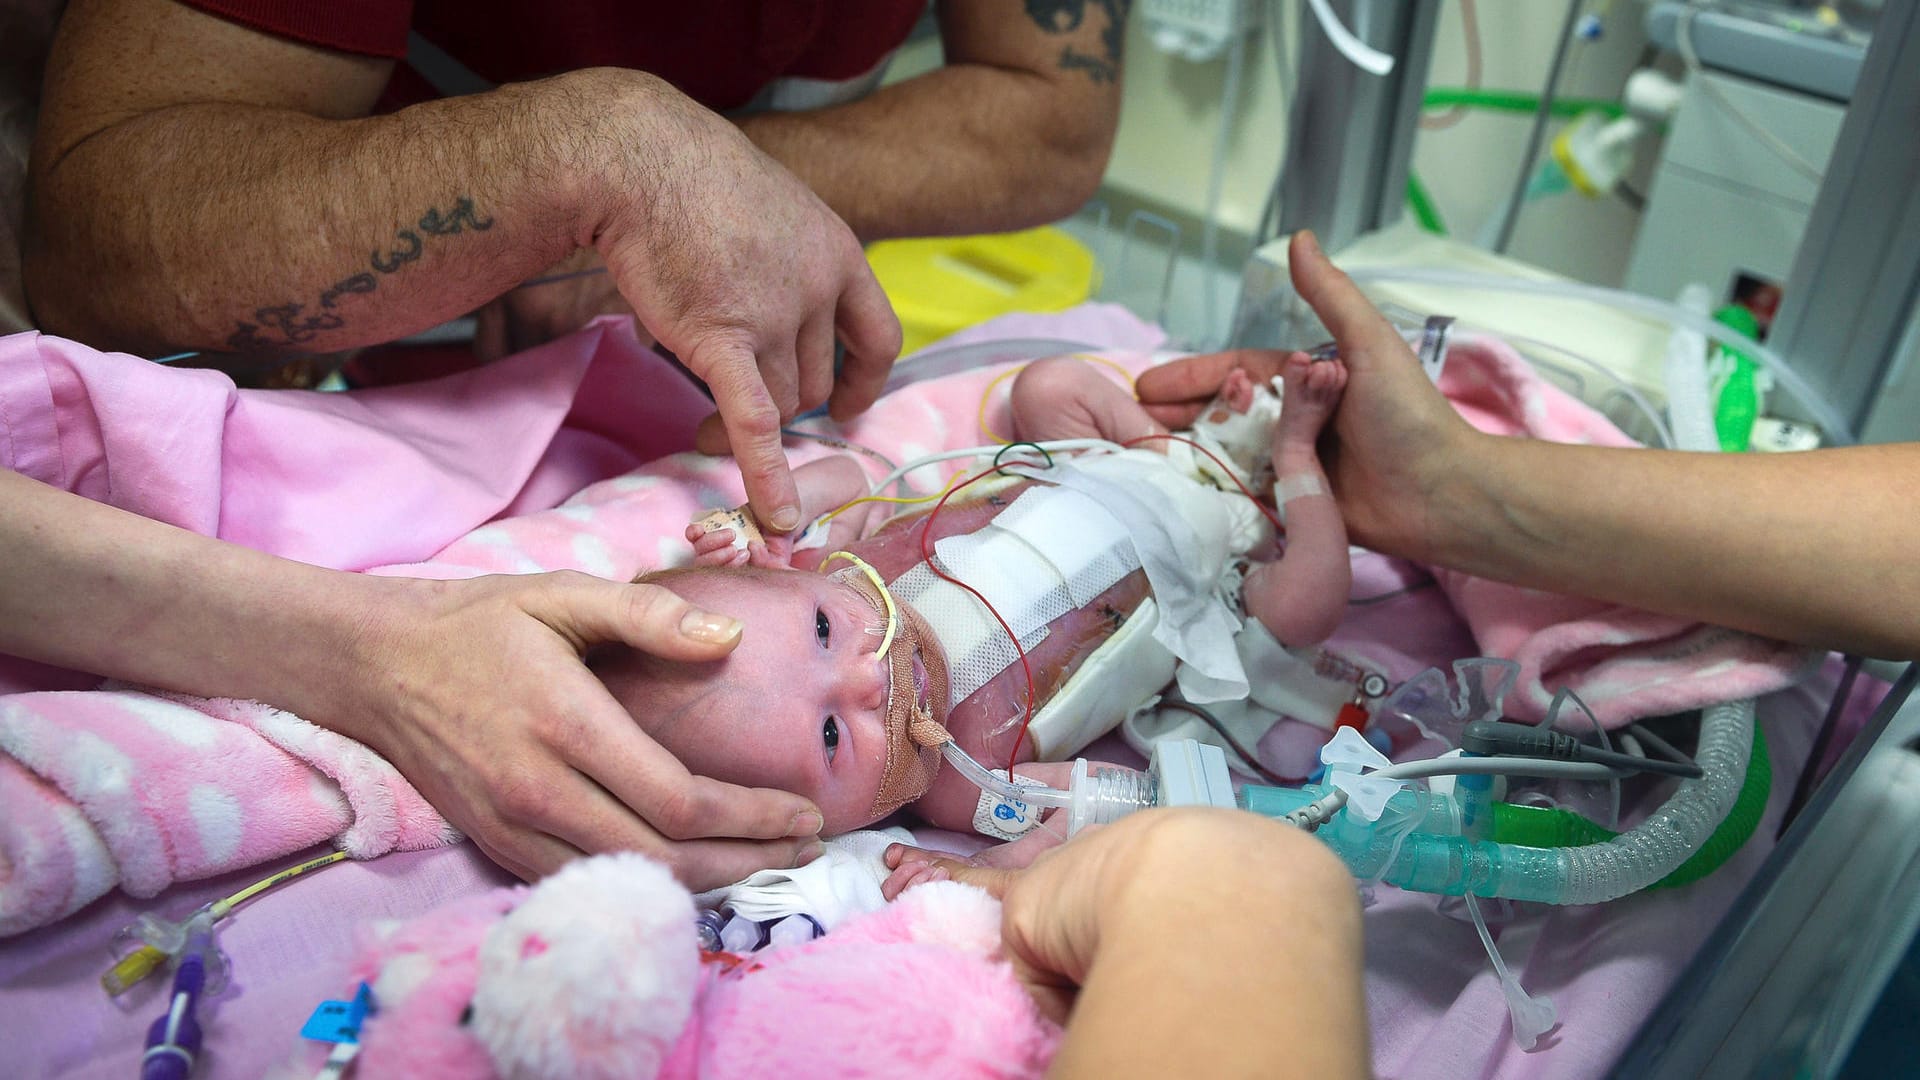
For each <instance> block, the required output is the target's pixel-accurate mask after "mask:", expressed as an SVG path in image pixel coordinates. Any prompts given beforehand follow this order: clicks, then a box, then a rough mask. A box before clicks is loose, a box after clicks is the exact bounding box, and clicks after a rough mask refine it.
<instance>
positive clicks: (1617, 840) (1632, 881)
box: [1241, 701, 1754, 904]
mask: <svg viewBox="0 0 1920 1080" xmlns="http://www.w3.org/2000/svg"><path fill="white" fill-rule="evenodd" d="M1753 724H1754V720H1753V702H1752V701H1738V702H1732V703H1730V704H1726V705H1715V706H1712V707H1710V708H1708V709H1707V710H1706V711H1705V712H1704V713H1703V715H1702V717H1701V721H1700V745H1699V748H1698V750H1697V752H1696V753H1695V755H1694V760H1695V761H1696V762H1698V763H1699V765H1700V767H1701V769H1703V770H1704V771H1705V775H1704V776H1703V777H1701V778H1700V779H1698V780H1684V781H1682V782H1681V783H1680V786H1679V788H1678V789H1677V790H1676V791H1675V792H1674V794H1673V797H1672V798H1670V799H1668V800H1667V802H1666V804H1665V805H1664V806H1662V807H1661V808H1660V809H1659V810H1657V811H1655V812H1654V813H1653V814H1652V815H1651V816H1649V817H1648V818H1647V820H1646V821H1644V822H1642V823H1641V824H1640V825H1639V826H1638V827H1637V828H1634V829H1632V830H1629V831H1628V832H1625V833H1622V834H1620V835H1619V836H1617V837H1614V838H1613V839H1611V840H1607V841H1605V842H1602V843H1595V844H1586V845H1582V846H1580V847H1562V848H1544V847H1524V846H1521V845H1518V844H1501V843H1496V842H1494V841H1491V840H1484V839H1479V838H1477V837H1474V836H1470V835H1464V834H1463V833H1462V831H1461V826H1460V822H1459V810H1458V807H1457V806H1456V805H1455V804H1454V803H1453V800H1452V799H1449V798H1447V797H1446V796H1444V795H1438V794H1435V793H1433V792H1427V791H1402V792H1400V793H1399V794H1397V795H1395V796H1394V797H1393V798H1392V799H1391V800H1390V801H1389V802H1388V804H1387V808H1386V811H1385V813H1383V814H1382V815H1381V818H1380V820H1379V821H1378V822H1362V821H1360V820H1358V819H1357V818H1356V817H1355V816H1354V815H1353V814H1352V813H1351V812H1349V811H1342V812H1341V813H1339V814H1336V815H1335V816H1334V818H1333V820H1332V821H1329V822H1328V823H1327V824H1326V825H1325V826H1324V827H1322V828H1321V829H1320V830H1319V831H1318V833H1317V834H1316V835H1318V836H1320V837H1321V838H1322V839H1324V840H1325V841H1326V842H1327V843H1328V844H1329V845H1331V846H1332V847H1333V849H1334V851H1335V852H1336V853H1338V854H1339V855H1340V857H1341V858H1342V859H1343V860H1345V861H1346V863H1347V866H1348V868H1349V869H1350V870H1352V871H1353V874H1354V876H1355V877H1358V878H1360V879H1361V880H1367V881H1383V882H1385V883H1387V884H1389V885H1394V886H1398V887H1399V888H1402V889H1410V890H1413V891H1415V892H1427V893H1443V894H1447V895H1452V896H1458V895H1461V894H1464V893H1472V894H1473V895H1475V896H1497V897H1505V898H1507V899H1510V900H1530V901H1534V902H1537V903H1545V904H1598V903H1603V902H1605V901H1608V900H1615V899H1618V898H1620V897H1622V896H1626V895H1627V894H1629V893H1634V892H1638V891H1640V890H1641V889H1645V888H1647V887H1648V886H1651V885H1653V884H1655V883H1656V882H1659V881H1660V880H1661V879H1663V878H1666V877H1668V876H1669V875H1671V874H1673V873H1674V872H1675V871H1676V870H1678V869H1679V868H1680V867H1681V865H1682V864H1683V863H1686V862H1687V860H1688V859H1690V858H1691V857H1692V856H1693V855H1694V853H1695V852H1697V851H1699V850H1700V849H1701V848H1702V847H1704V846H1705V845H1706V843H1707V841H1708V839H1709V838H1710V837H1711V836H1712V835H1713V834H1714V832H1715V830H1717V829H1718V828H1719V826H1720V824H1721V822H1722V821H1723V820H1725V819H1726V817H1727V815H1728V812H1729V811H1730V810H1731V809H1732V808H1733V806H1734V803H1735V802H1736V800H1738V799H1739V797H1740V793H1741V790H1742V789H1743V788H1744V787H1746V786H1747V773H1748V761H1749V758H1750V757H1751V754H1752V753H1753V750H1754V739H1753ZM1314 797H1315V794H1314V792H1313V789H1306V790H1303V791H1293V790H1289V789H1285V788H1255V787H1253V786H1249V787H1247V788H1245V789H1243V790H1242V792H1241V801H1242V805H1244V806H1245V807H1246V808H1247V809H1249V810H1253V811H1255V812H1258V813H1262V814H1266V815H1269V816H1272V817H1282V816H1284V815H1285V814H1286V813H1287V812H1288V811H1290V810H1292V809H1294V808H1296V807H1298V806H1300V805H1304V804H1305V803H1306V802H1309V801H1311V800H1312V799H1313V798H1314Z"/></svg>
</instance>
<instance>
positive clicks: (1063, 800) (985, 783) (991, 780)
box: [940, 743, 1073, 806]
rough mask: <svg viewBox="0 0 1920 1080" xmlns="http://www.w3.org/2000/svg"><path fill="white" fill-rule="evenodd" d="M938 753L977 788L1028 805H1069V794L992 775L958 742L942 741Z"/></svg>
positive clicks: (1070, 801) (1070, 803)
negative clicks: (961, 747)
mask: <svg viewBox="0 0 1920 1080" xmlns="http://www.w3.org/2000/svg"><path fill="white" fill-rule="evenodd" d="M940 753H941V755H942V756H943V757H945V758H946V759H947V764H949V765H952V766H953V767H954V768H955V769H958V770H959V771H960V775H961V776H964V777H966V778H967V779H968V780H969V781H971V782H972V784H973V786H974V787H977V788H979V789H980V790H981V791H989V792H992V793H993V794H995V795H999V796H1001V797H1002V798H1007V799H1012V800H1013V801H1015V802H1023V803H1026V804H1027V805H1028V806H1070V805H1072V803H1073V795H1072V794H1071V793H1070V792H1065V791H1058V790H1056V789H1054V788H1050V787H1044V786H1042V785H1039V784H1031V785H1029V784H1016V783H1013V782H1012V781H1010V780H1008V779H1007V778H1006V777H1004V776H998V775H996V774H995V773H994V772H993V770H992V769H989V768H987V767H986V766H985V765H982V764H980V763H979V762H977V761H975V760H973V755H971V754H969V753H967V752H966V751H965V750H962V749H960V746H959V744H958V743H943V744H942V745H941V747H940Z"/></svg>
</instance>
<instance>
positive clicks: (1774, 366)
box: [1347, 267, 1856, 446]
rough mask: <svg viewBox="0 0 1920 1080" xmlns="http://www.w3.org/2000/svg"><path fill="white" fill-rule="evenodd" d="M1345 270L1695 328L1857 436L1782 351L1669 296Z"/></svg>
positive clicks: (1835, 429)
mask: <svg viewBox="0 0 1920 1080" xmlns="http://www.w3.org/2000/svg"><path fill="white" fill-rule="evenodd" d="M1347 275H1348V276H1349V277H1351V278H1353V280H1355V281H1358V282H1367V281H1377V282H1401V283H1405V284H1410V285H1437V286H1440V287H1442V288H1454V289H1484V290H1492V291H1495V292H1514V293H1527V294H1531V295H1534V296H1555V297H1560V298H1563V299H1570V300H1585V301H1588V302H1590V303H1595V304H1605V305H1608V306H1610V307H1616V308H1620V309H1623V310H1626V311H1632V312H1635V313H1637V314H1640V315H1645V316H1647V317H1649V318H1654V319H1659V320H1661V321H1663V322H1665V323H1667V324H1668V325H1670V326H1677V327H1683V328H1685V329H1688V330H1692V331H1694V332H1695V333H1698V334H1700V335H1702V336H1704V337H1707V338H1710V339H1712V340H1714V341H1718V342H1721V343H1722V344H1725V345H1727V346H1729V347H1731V348H1735V349H1739V350H1741V351H1742V352H1745V353H1746V354H1747V355H1749V356H1752V357H1754V358H1756V359H1758V360H1759V361H1760V362H1761V363H1762V364H1765V365H1766V367H1767V370H1768V371H1771V372H1772V373H1773V377H1774V378H1775V379H1776V380H1777V381H1778V382H1779V384H1780V385H1781V386H1782V387H1784V388H1785V389H1786V391H1787V392H1788V393H1789V394H1792V395H1793V397H1794V400H1796V401H1798V402H1799V403H1800V405H1801V406H1802V407H1803V408H1805V409H1806V410H1807V412H1808V413H1809V414H1811V415H1812V416H1813V419H1814V422H1815V423H1817V424H1819V425H1820V426H1821V427H1822V428H1824V429H1825V430H1826V433H1827V440H1828V441H1829V442H1831V443H1833V444H1834V445H1836V446H1849V445H1852V444H1853V443H1854V442H1855V441H1856V440H1855V438H1854V434H1853V429H1851V428H1850V427H1848V426H1847V422H1846V421H1845V420H1844V419H1842V418H1841V416H1840V414H1839V413H1838V412H1836V411H1835V410H1834V408H1833V406H1832V405H1831V404H1829V403H1828V402H1827V400H1826V398H1824V397H1822V396H1820V394H1819V393H1817V392H1816V391H1815V390H1814V389H1813V388H1812V387H1811V386H1808V385H1807V381H1806V380H1805V379H1803V378H1801V377H1800V373H1799V372H1797V371H1795V370H1793V369H1792V368H1791V367H1788V366H1787V363H1786V361H1784V360H1782V359H1780V355H1779V354H1778V353H1776V352H1774V351H1773V350H1772V349H1769V348H1767V347H1766V346H1765V345H1762V344H1760V343H1759V342H1757V341H1755V340H1753V339H1752V338H1750V337H1747V336H1746V335H1745V334H1741V333H1737V332H1735V331H1734V330H1733V329H1732V328H1731V327H1728V326H1726V325H1724V324H1722V323H1718V322H1715V321H1714V320H1713V319H1710V318H1708V317H1706V316H1704V315H1700V314H1697V313H1695V312H1692V311H1688V310H1686V309H1685V308H1682V307H1680V306H1678V305H1675V304H1670V303H1668V302H1666V301H1665V300H1655V299H1653V298H1652V297H1649V296H1641V295H1640V294H1638V293H1631V292H1626V291H1624V290H1621V289H1604V288H1601V287H1600V286H1598V285H1580V284H1576V283H1573V282H1565V281H1530V280H1527V279H1525V278H1514V277H1504V276H1501V275H1498V274H1474V273H1468V272H1466V271H1463V270H1447V269H1442V268H1439V267H1391V268H1389V267H1355V268H1353V269H1351V270H1349V271H1347Z"/></svg>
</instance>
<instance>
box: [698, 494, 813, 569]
mask: <svg viewBox="0 0 1920 1080" xmlns="http://www.w3.org/2000/svg"><path fill="white" fill-rule="evenodd" d="M742 536H744V537H746V543H744V544H742V543H741V542H740V537H742ZM687 542H688V543H690V544H692V545H693V561H694V562H696V563H698V564H699V565H701V566H760V567H770V568H785V567H789V566H792V565H793V537H792V536H791V535H787V534H780V535H776V536H775V537H774V538H773V539H771V540H768V539H766V537H765V536H764V535H763V534H762V533H761V532H760V528H759V526H757V525H755V524H754V521H753V517H752V516H751V513H750V512H749V511H748V510H747V508H746V507H744V506H740V507H735V508H733V509H730V510H709V511H707V512H706V513H704V514H701V515H700V516H699V517H697V518H694V519H693V523H692V524H690V525H688V526H687Z"/></svg>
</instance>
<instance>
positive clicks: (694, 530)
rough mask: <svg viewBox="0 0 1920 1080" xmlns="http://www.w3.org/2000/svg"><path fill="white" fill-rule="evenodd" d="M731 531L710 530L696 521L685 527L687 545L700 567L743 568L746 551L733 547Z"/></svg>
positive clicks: (732, 532)
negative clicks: (691, 549)
mask: <svg viewBox="0 0 1920 1080" xmlns="http://www.w3.org/2000/svg"><path fill="white" fill-rule="evenodd" d="M734 536H735V533H734V531H733V530H732V529H719V528H715V529H710V528H707V527H706V526H704V525H702V524H701V523H700V522H698V521H696V522H694V523H693V524H691V525H688V526H687V543H689V544H692V545H693V561H694V562H695V563H696V564H698V565H700V566H745V565H746V564H747V549H746V548H743V547H736V546H734V542H733V540H734Z"/></svg>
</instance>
